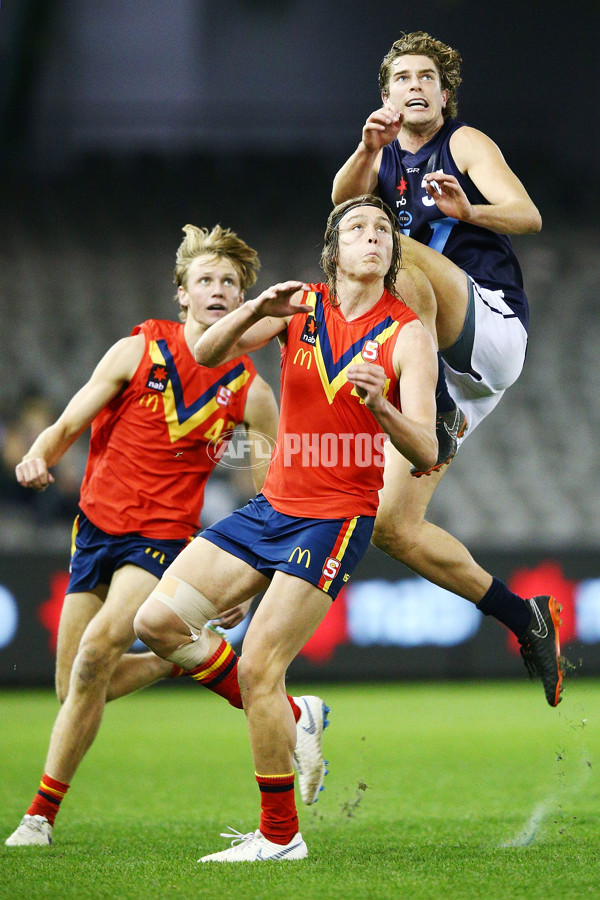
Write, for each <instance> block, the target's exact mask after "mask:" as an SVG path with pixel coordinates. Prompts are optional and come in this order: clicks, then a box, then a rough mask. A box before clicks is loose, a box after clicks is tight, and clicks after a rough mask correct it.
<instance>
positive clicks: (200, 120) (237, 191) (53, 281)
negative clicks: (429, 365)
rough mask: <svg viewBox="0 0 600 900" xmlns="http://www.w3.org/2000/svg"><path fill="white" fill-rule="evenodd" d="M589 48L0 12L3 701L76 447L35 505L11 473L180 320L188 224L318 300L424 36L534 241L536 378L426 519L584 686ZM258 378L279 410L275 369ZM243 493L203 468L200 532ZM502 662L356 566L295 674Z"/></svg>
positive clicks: (423, 588)
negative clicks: (493, 579) (494, 156)
mask: <svg viewBox="0 0 600 900" xmlns="http://www.w3.org/2000/svg"><path fill="white" fill-rule="evenodd" d="M599 25H600V8H599V7H598V4H597V2H596V0H589V2H586V0H572V2H571V3H569V4H568V5H566V4H548V3H546V2H543V0H532V2H530V3H529V4H525V5H524V4H522V3H521V2H517V0H503V2H499V0H498V2H497V0H490V2H486V3H481V2H478V0H431V2H430V3H429V4H427V6H426V7H422V5H421V6H420V8H419V9H418V10H417V9H416V7H415V6H414V5H413V4H401V3H398V2H389V0H383V2H380V3H378V4H377V5H376V6H372V5H369V4H364V3H362V2H361V3H359V2H354V0H345V2H344V0H330V2H328V3H325V4H324V3H321V2H317V0H230V2H228V3H223V2H220V0H135V2H134V3H123V2H118V0H95V2H92V0H19V3H18V4H17V3H16V2H10V0H4V2H3V3H2V4H1V7H0V130H1V151H0V153H1V155H0V191H1V198H2V199H1V203H0V230H1V234H2V240H1V241H0V321H1V323H2V332H3V352H2V354H0V383H1V385H2V391H1V393H0V447H1V451H2V466H1V473H0V487H1V490H0V682H1V683H4V684H24V683H29V684H38V683H39V684H46V683H49V682H51V680H52V675H53V641H54V639H55V632H56V627H57V622H58V613H59V610H60V600H61V596H62V591H63V590H64V585H65V579H66V569H67V566H68V549H69V544H70V525H71V522H72V519H73V516H74V514H75V511H76V501H77V493H78V486H79V481H80V478H81V474H82V471H83V465H84V462H85V454H86V442H85V440H83V439H82V440H81V441H80V442H79V444H78V445H77V446H76V447H74V448H72V450H71V451H69V454H68V455H67V457H65V459H64V460H63V461H62V462H61V464H60V465H59V466H58V467H57V472H56V474H57V483H56V485H55V486H54V487H53V489H52V490H50V491H47V492H45V493H44V494H40V495H33V494H30V493H29V492H25V491H23V490H21V489H18V488H17V486H16V483H15V482H14V465H15V463H16V462H17V461H18V460H19V459H20V457H21V455H22V454H23V452H24V451H25V450H26V449H27V447H28V446H29V444H30V443H31V440H32V439H33V437H34V436H35V435H36V434H37V433H38V432H39V431H40V430H41V428H42V427H43V426H44V424H46V423H47V422H49V421H51V420H52V418H53V417H54V416H55V415H56V414H57V412H59V411H60V410H61V409H62V407H63V406H64V404H65V402H66V401H67V399H68V398H69V397H70V396H71V394H72V393H73V392H74V391H75V389H76V388H77V387H79V385H80V384H81V383H82V382H83V381H84V380H85V379H86V378H87V377H88V375H89V373H90V372H91V369H92V367H93V365H94V364H95V362H96V361H97V360H98V358H99V357H100V355H101V354H102V353H103V352H104V351H105V350H106V349H107V347H108V346H109V345H110V344H111V343H112V342H113V341H115V340H116V339H117V338H118V337H121V336H123V335H124V334H126V333H128V332H129V331H130V329H131V327H132V326H133V325H134V324H136V323H137V322H139V321H141V320H143V319H145V318H148V317H165V318H169V317H174V316H175V307H174V305H172V299H171V298H172V296H173V294H174V288H173V285H172V282H171V276H172V270H173V262H174V254H175V250H176V247H177V245H178V244H179V241H180V238H181V228H182V226H183V225H185V224H186V223H187V222H193V223H194V224H197V225H207V226H212V225H213V224H215V223H216V222H220V223H221V224H223V225H224V226H229V227H231V228H233V229H235V230H236V231H238V233H239V234H240V235H241V236H242V237H243V238H244V239H245V240H247V241H248V242H249V243H250V244H252V245H253V246H255V247H256V248H257V249H258V250H259V253H260V256H261V259H262V262H263V268H262V272H261V276H260V280H259V283H258V285H257V291H258V290H260V289H261V288H264V287H266V286H268V285H269V284H271V283H273V282H274V281H278V280H281V279H284V278H290V277H294V278H296V277H297V278H307V279H313V280H315V279H318V278H319V277H320V270H319V268H318V258H319V248H320V242H321V237H322V233H323V230H324V224H325V219H326V216H327V214H328V212H329V209H330V196H329V195H330V188H331V182H332V179H333V175H334V174H335V172H336V171H337V169H338V167H339V165H340V164H341V163H342V162H343V160H344V159H346V157H347V156H348V155H349V153H350V152H351V151H352V150H353V148H354V147H355V145H356V143H357V142H358V140H359V138H360V130H361V127H362V123H363V122H364V119H365V118H366V116H367V115H368V114H369V112H371V111H372V110H373V109H375V108H376V106H377V104H378V101H379V96H378V88H377V72H378V68H379V63H380V61H381V58H382V57H383V55H384V54H385V52H386V51H387V50H388V48H389V46H390V44H391V43H392V41H393V40H394V39H395V38H396V36H397V35H398V33H399V32H400V31H401V30H405V31H412V30H416V29H421V28H422V29H425V30H428V31H430V32H431V33H433V34H434V35H436V36H438V37H440V38H441V39H443V40H445V41H447V42H448V43H450V44H452V45H454V46H457V47H458V48H459V49H460V51H461V53H462V55H463V59H464V63H463V78H464V82H463V84H462V86H461V88H460V91H459V116H460V117H461V118H464V119H465V120H466V121H468V122H469V123H470V124H473V125H475V126H477V127H479V128H481V129H482V130H483V131H485V132H486V133H487V134H489V135H490V136H491V137H492V138H493V139H495V140H496V141H497V142H498V144H499V145H500V147H501V149H502V150H503V152H504V154H505V156H506V158H507V160H508V162H509V164H510V165H511V166H512V167H513V169H514V170H515V171H516V172H517V173H518V174H519V175H520V177H521V178H522V180H523V181H524V183H525V185H526V186H527V188H528V190H529V192H530V193H531V195H532V196H533V198H534V200H535V202H536V203H537V205H538V206H539V208H540V210H541V212H542V216H543V218H544V228H543V231H542V233H541V234H540V235H536V236H528V237H523V238H516V239H515V245H516V247H517V250H518V253H519V256H520V260H521V263H522V267H523V271H524V276H525V281H526V287H527V289H528V293H529V297H530V300H531V319H532V327H531V340H530V349H529V354H528V359H527V363H526V367H525V371H524V373H523V375H522V377H521V379H520V380H519V382H518V383H517V385H516V386H514V387H513V388H512V389H511V390H510V392H509V393H508V395H507V397H506V398H505V399H504V401H503V403H502V404H501V405H500V407H499V409H498V410H497V411H496V412H495V413H494V415H493V416H491V417H490V419H489V420H488V421H486V422H485V423H484V424H483V425H482V426H480V428H479V429H478V431H477V436H476V437H474V438H473V439H472V440H469V441H467V443H466V445H465V447H464V449H462V450H461V452H460V454H459V456H458V457H457V459H456V460H455V462H454V463H453V464H452V467H451V471H450V473H449V474H448V475H447V476H446V478H445V479H444V483H443V484H442V486H441V488H440V489H439V491H438V496H437V497H436V498H435V501H434V504H433V506H432V507H431V510H430V515H431V518H432V519H433V520H434V521H436V522H437V523H438V524H440V525H442V526H443V527H446V528H448V529H449V530H451V531H452V532H453V533H454V534H455V535H456V536H457V537H459V538H460V539H461V540H463V541H464V542H465V543H466V544H467V546H468V547H469V548H470V549H471V550H472V552H473V553H474V555H476V557H477V558H478V559H479V561H480V562H481V563H482V564H483V565H485V566H486V567H488V568H489V569H491V571H493V572H494V573H495V574H497V575H499V576H500V577H503V578H504V579H505V580H507V581H508V582H509V584H511V586H513V587H514V589H516V590H521V591H522V592H524V593H527V594H528V595H531V594H533V593H539V592H542V591H543V592H547V591H548V590H551V591H553V592H556V593H557V594H558V595H559V597H560V598H561V600H562V601H563V604H564V607H565V611H564V619H565V627H564V635H563V641H564V644H565V649H566V654H567V656H568V657H569V659H570V660H571V662H572V663H573V665H575V666H576V668H578V669H579V668H581V670H582V672H583V673H584V674H594V673H598V672H600V561H599V554H598V551H599V549H600V492H599V491H598V488H597V485H598V484H599V482H600V477H599V476H600V462H599V459H600V457H599V454H598V435H599V433H600V400H599V397H598V394H599V388H600V376H599V368H598V350H597V348H598V346H599V344H600V315H599V314H598V311H597V302H598V296H599V294H600V254H599V253H598V249H599V248H598V236H599V231H598V223H597V210H598V205H599V201H600V191H599V189H598V179H597V176H596V173H595V169H594V162H593V160H594V158H595V156H596V154H597V148H598V146H599V143H600V120H599V119H598V116H597V114H596V103H595V100H594V99H593V98H594V91H595V88H596V85H597V83H598V78H599V76H600V71H599V66H598V52H597V48H596V46H595V38H596V36H597V34H598V31H599V28H598V26H599ZM593 42H594V46H593ZM257 364H258V365H259V368H260V371H261V373H262V374H263V375H264V376H265V377H266V378H267V379H268V380H269V381H270V382H271V384H273V386H274V387H277V384H278V369H279V365H278V358H277V354H276V352H274V351H273V348H267V349H266V350H265V351H262V352H261V354H258V355H257ZM249 491H250V487H249V482H248V479H247V477H246V473H245V472H244V470H243V469H242V468H240V469H236V470H235V472H234V473H233V476H232V474H231V471H227V470H226V469H222V468H219V469H217V471H216V473H215V475H214V477H213V478H212V480H211V484H210V489H209V491H208V493H207V509H206V516H205V522H206V523H207V524H208V522H210V521H212V520H214V519H216V518H218V517H219V516H221V515H223V514H224V513H226V512H228V511H229V510H230V509H232V508H234V507H235V506H236V505H239V503H240V502H242V501H243V500H244V499H245V497H246V496H247V494H248V492H249ZM241 636H242V631H239V632H238V633H237V635H236V636H235V639H236V640H240V639H241ZM514 652H515V648H514V646H512V645H510V644H509V643H507V639H506V633H505V632H504V630H503V629H501V628H499V627H495V626H494V623H490V622H489V621H487V620H484V619H483V617H481V616H480V615H479V614H478V613H477V612H476V611H475V610H474V608H472V607H471V605H470V604H468V603H466V602H465V601H462V600H459V599H457V598H453V597H451V596H448V595H445V594H444V592H441V591H438V590H437V589H434V588H433V587H432V586H430V585H427V584H426V583H424V582H421V581H419V580H418V579H415V578H414V577H412V575H411V573H410V572H408V571H407V570H404V569H402V568H401V567H400V566H398V565H397V564H395V563H392V562H391V561H390V560H388V559H386V557H384V556H383V554H381V553H379V552H378V551H375V550H373V549H372V550H370V551H369V553H368V555H367V557H366V559H365V561H364V563H363V564H362V566H361V568H360V569H359V570H358V572H357V577H356V580H355V582H354V585H353V587H352V588H349V589H347V590H346V592H345V595H344V596H343V597H341V598H340V601H338V602H337V603H336V604H335V605H334V607H333V608H332V613H331V615H330V616H329V617H328V618H327V620H326V622H325V623H324V626H323V627H322V629H321V630H320V632H319V634H318V635H317V636H316V637H315V639H313V641H312V642H311V644H310V645H309V646H308V647H307V648H306V651H305V653H304V654H303V655H302V657H301V658H300V659H299V660H298V662H297V663H296V664H295V670H294V671H295V672H296V673H297V674H298V675H299V676H301V677H302V678H311V677H315V678H327V679H332V678H337V677H344V678H358V677H365V678H368V677H378V676H379V677H387V676H390V677H411V678H416V677H463V676H477V677H484V676H502V675H512V674H518V675H519V676H521V674H522V670H521V667H520V664H519V663H518V662H517V661H516V660H515V659H514Z"/></svg>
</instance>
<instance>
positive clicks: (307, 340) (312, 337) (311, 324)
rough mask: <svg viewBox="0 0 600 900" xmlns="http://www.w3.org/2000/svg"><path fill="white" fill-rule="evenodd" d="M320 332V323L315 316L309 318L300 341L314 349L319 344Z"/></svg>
mask: <svg viewBox="0 0 600 900" xmlns="http://www.w3.org/2000/svg"><path fill="white" fill-rule="evenodd" d="M318 330H319V323H318V322H317V320H316V319H315V317H314V316H307V317H306V322H305V323H304V329H303V331H302V334H301V335H300V340H301V341H302V342H303V343H304V344H310V345H311V346H312V347H314V345H315V344H316V343H317V331H318Z"/></svg>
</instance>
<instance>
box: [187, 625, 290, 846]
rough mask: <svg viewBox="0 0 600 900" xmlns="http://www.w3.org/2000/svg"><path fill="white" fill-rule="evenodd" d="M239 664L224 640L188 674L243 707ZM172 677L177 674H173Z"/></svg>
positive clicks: (236, 705) (210, 689) (288, 696)
mask: <svg viewBox="0 0 600 900" xmlns="http://www.w3.org/2000/svg"><path fill="white" fill-rule="evenodd" d="M237 664H238V657H237V655H236V653H235V651H234V650H233V648H232V647H230V646H229V644H228V643H227V641H225V640H222V641H221V643H220V644H219V646H218V647H217V650H216V651H215V653H213V655H212V656H211V657H210V659H208V660H207V661H206V662H203V663H201V664H200V665H199V666H196V667H195V668H194V669H190V671H189V672H188V673H187V674H188V675H190V676H191V677H192V678H193V679H194V681H197V682H198V684H202V685H204V687H206V688H208V690H209V691H213V692H214V693H215V694H218V695H219V696H220V697H224V698H225V699H226V700H227V701H228V702H229V703H231V705H232V706H235V708H236V709H243V703H242V695H241V693H240V686H239V683H238V677H237ZM171 677H172V678H173V677H175V676H173V675H172V676H171ZM287 698H288V702H289V704H290V706H291V707H292V712H293V714H294V719H295V721H296V722H297V721H298V719H299V718H300V713H301V710H300V707H299V706H298V705H297V703H295V702H294V698H293V697H291V696H290V695H289V694H287ZM295 833H296V832H294V834H295ZM292 837H293V835H292Z"/></svg>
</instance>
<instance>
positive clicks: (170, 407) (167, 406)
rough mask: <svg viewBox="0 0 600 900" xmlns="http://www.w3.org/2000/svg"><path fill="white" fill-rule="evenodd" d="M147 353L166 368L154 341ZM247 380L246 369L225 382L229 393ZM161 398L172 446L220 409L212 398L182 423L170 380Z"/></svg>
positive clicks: (151, 342)
mask: <svg viewBox="0 0 600 900" xmlns="http://www.w3.org/2000/svg"><path fill="white" fill-rule="evenodd" d="M148 352H149V354H150V359H151V360H152V362H153V363H158V364H159V365H162V366H166V360H165V358H164V356H163V355H162V353H161V351H160V348H159V347H158V345H157V343H156V341H150V344H149V347H148ZM249 378H250V373H249V372H248V370H247V369H244V371H243V372H242V374H241V375H238V376H237V377H236V378H232V379H231V381H228V382H227V384H226V386H227V387H228V388H229V390H230V391H232V392H233V393H235V392H236V391H238V390H239V389H240V388H241V387H243V385H244V384H246V382H247V381H248V379H249ZM161 396H162V401H163V406H164V410H165V422H166V423H167V427H168V429H169V437H170V439H171V443H172V444H174V443H175V441H177V440H179V439H180V438H182V437H185V436H186V435H187V434H189V433H190V431H193V430H194V429H195V428H198V427H199V426H200V425H202V424H203V423H204V422H206V420H207V419H208V418H209V417H210V416H212V415H213V413H215V412H218V411H219V410H221V409H222V407H221V406H220V405H219V404H218V403H217V401H216V399H215V397H213V398H212V399H211V400H209V401H208V402H207V403H205V404H204V406H202V407H201V408H200V409H197V410H196V411H195V412H194V413H192V414H189V415H186V416H185V418H184V419H183V421H180V419H179V413H178V412H177V403H176V401H175V394H174V392H173V385H172V382H171V379H169V381H168V382H167V386H166V388H165V390H164V392H163V393H162V394H161Z"/></svg>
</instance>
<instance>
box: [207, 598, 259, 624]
mask: <svg viewBox="0 0 600 900" xmlns="http://www.w3.org/2000/svg"><path fill="white" fill-rule="evenodd" d="M251 603H252V598H250V600H244V602H243V603H238V605H237V606H232V608H231V609H228V610H226V611H225V612H224V613H222V614H221V615H220V616H219V618H218V619H213V622H214V624H215V625H218V626H219V627H220V628H228V629H229V628H235V626H236V625H239V623H240V622H241V621H242V619H245V618H246V616H247V615H248V610H249V609H250V604H251Z"/></svg>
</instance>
